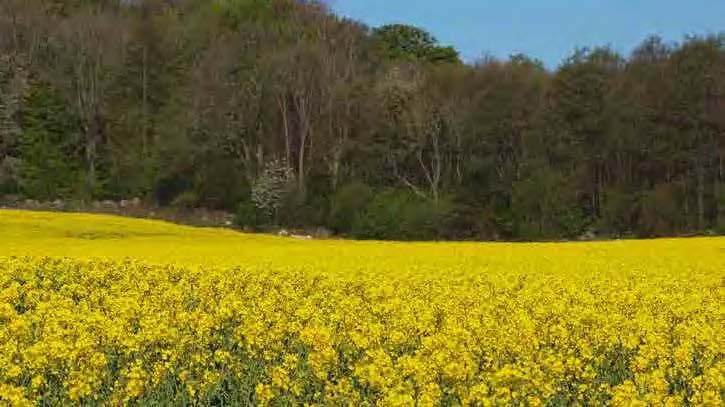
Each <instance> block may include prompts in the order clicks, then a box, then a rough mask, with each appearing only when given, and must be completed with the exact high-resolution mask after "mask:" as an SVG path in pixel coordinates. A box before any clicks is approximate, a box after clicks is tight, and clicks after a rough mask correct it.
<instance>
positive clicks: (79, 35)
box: [0, 0, 725, 239]
mask: <svg viewBox="0 0 725 407" xmlns="http://www.w3.org/2000/svg"><path fill="white" fill-rule="evenodd" d="M724 158H725V35H722V34H721V35H710V36H700V37H697V36H695V37H688V38H684V39H683V40H682V42H681V43H678V44H675V43H666V42H664V41H662V40H661V39H659V38H657V37H651V38H647V39H644V40H643V42H642V44H641V45H640V46H639V47H638V48H637V49H636V50H635V51H634V52H633V53H632V54H631V55H620V54H618V53H617V52H614V51H613V50H611V49H609V48H596V47H595V48H585V49H579V50H575V51H574V52H573V53H572V55H571V57H570V58H569V59H568V60H566V61H565V62H564V63H563V64H562V65H561V66H560V67H558V68H557V69H554V70H546V69H544V67H543V65H542V64H541V62H540V61H537V60H536V59H533V58H531V57H529V56H526V55H513V56H511V57H510V58H508V59H505V60H499V59H496V58H486V59H482V60H480V61H477V62H476V63H473V64H464V63H462V62H461V61H460V58H459V55H458V52H457V51H456V50H455V49H453V48H451V47H447V46H444V45H441V44H440V43H439V42H438V41H437V40H436V39H435V38H434V37H433V36H432V35H431V34H430V33H428V32H426V31H425V30H423V29H420V28H416V27H413V26H408V25H402V24H396V25H388V26H383V27H378V28H374V29H368V28H367V27H365V26H364V25H362V24H360V23H358V22H355V21H351V20H349V19H344V18H340V17H338V16H336V15H334V14H332V13H331V12H330V11H329V10H327V9H326V8H325V7H324V5H322V4H321V3H318V2H307V1H305V2H301V1H293V0H273V1H260V0H217V1H212V2H210V1H202V0H174V1H168V0H147V1H127V0H124V1H118V0H104V1H98V0H95V1H90V0H82V1H81V0H74V1H66V0H54V1H47V0H5V1H3V2H0V194H6V195H15V196H18V197H23V198H29V199H43V200H53V199H57V198H63V199H78V200H85V201H91V200H102V199H128V198H131V197H141V198H143V199H145V200H146V201H147V202H149V203H151V204H157V205H178V206H181V207H205V208H212V209H224V210H227V211H235V212H236V211H237V210H239V212H240V223H241V224H245V225H247V226H257V227H264V226H268V225H281V226H289V227H317V226H327V227H329V228H331V229H333V230H334V231H335V232H336V233H339V234H343V235H349V236H356V237H362V238H390V239H559V238H575V237H578V236H581V235H583V234H585V233H587V232H597V233H601V234H605V235H608V236H626V235H633V236H666V235H677V234H688V233H701V232H706V231H725V188H724V185H725V160H724ZM273 170H274V171H273ZM270 174H284V177H280V176H274V177H272V176H271V175H270ZM279 180H283V181H284V182H282V181H279ZM272 181H274V182H272ZM278 181H279V182H278ZM262 197H264V199H262ZM270 208H272V210H270Z"/></svg>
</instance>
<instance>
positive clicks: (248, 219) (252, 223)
mask: <svg viewBox="0 0 725 407" xmlns="http://www.w3.org/2000/svg"><path fill="white" fill-rule="evenodd" d="M234 222H235V223H236V224H237V226H240V227H243V228H252V229H254V228H257V227H258V226H259V219H258V216H257V208H256V207H255V206H254V202H252V201H244V202H242V203H240V204H239V208H237V214H236V217H235V218H234Z"/></svg>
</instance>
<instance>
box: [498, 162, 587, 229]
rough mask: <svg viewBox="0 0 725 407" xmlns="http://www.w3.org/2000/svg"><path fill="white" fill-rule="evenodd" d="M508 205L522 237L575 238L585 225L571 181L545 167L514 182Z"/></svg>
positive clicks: (585, 220)
mask: <svg viewBox="0 0 725 407" xmlns="http://www.w3.org/2000/svg"><path fill="white" fill-rule="evenodd" d="M511 207H512V214H513V219H514V225H515V226H514V228H515V230H516V234H517V236H520V237H522V238H524V239H550V238H556V237H565V238H575V237H578V236H579V235H580V234H581V233H582V232H583V231H584V229H585V228H586V226H587V224H588V222H587V219H586V216H585V215H584V213H583V211H582V209H581V207H580V206H579V202H578V201H577V197H576V195H575V194H574V193H573V191H572V189H571V185H570V180H568V179H567V178H566V177H564V176H563V175H561V174H559V173H556V172H554V171H551V170H548V169H542V170H539V171H537V172H536V173H534V174H533V175H532V176H531V177H530V178H528V179H526V180H523V181H520V182H517V183H515V184H514V186H513V195H512V204H511Z"/></svg>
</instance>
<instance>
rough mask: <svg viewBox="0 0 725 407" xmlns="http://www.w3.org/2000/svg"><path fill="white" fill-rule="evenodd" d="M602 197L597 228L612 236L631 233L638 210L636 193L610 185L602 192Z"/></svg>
mask: <svg viewBox="0 0 725 407" xmlns="http://www.w3.org/2000/svg"><path fill="white" fill-rule="evenodd" d="M604 197H605V199H604V205H603V207H602V214H601V217H600V219H599V222H598V225H599V229H600V230H602V231H603V232H605V233H606V234H610V235H614V236H622V235H626V234H629V233H632V232H633V227H634V225H635V224H636V221H637V217H638V211H639V199H638V198H639V197H638V195H637V194H633V193H630V192H627V191H623V190H622V189H621V188H616V187H612V188H608V189H607V190H606V191H605V192H604Z"/></svg>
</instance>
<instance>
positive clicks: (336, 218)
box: [327, 181, 374, 233]
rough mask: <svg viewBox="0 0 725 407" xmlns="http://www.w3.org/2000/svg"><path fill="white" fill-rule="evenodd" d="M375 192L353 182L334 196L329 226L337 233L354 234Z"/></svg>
mask: <svg viewBox="0 0 725 407" xmlns="http://www.w3.org/2000/svg"><path fill="white" fill-rule="evenodd" d="M373 196H374V193H373V190H372V189H371V188H370V187H369V186H367V185H365V184H364V183H362V182H357V181H355V182H351V183H349V184H347V185H344V186H343V187H342V188H340V189H338V190H337V192H335V194H334V195H333V196H332V199H331V201H332V202H331V204H330V214H329V216H328V220H327V226H328V227H329V228H330V229H332V230H333V231H334V232H335V233H350V232H352V229H353V226H354V224H355V220H356V219H357V218H358V216H360V214H362V213H363V211H365V208H366V207H367V205H368V204H369V203H370V201H371V200H372V199H373Z"/></svg>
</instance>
